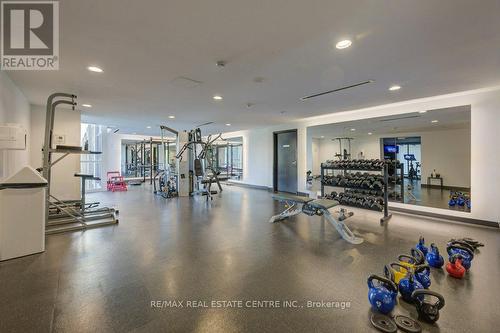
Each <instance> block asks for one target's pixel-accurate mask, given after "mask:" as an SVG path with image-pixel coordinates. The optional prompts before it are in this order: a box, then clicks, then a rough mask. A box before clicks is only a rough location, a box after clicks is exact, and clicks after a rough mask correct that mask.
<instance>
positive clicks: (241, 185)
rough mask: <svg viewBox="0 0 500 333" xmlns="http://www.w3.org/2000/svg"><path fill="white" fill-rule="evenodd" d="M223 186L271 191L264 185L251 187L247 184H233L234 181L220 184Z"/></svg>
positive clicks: (251, 185)
mask: <svg viewBox="0 0 500 333" xmlns="http://www.w3.org/2000/svg"><path fill="white" fill-rule="evenodd" d="M222 183H223V184H225V185H229V186H240V187H246V188H253V189H256V190H265V191H269V192H271V191H272V190H273V189H272V188H271V187H268V186H264V185H253V184H247V183H240V182H234V181H224V182H222Z"/></svg>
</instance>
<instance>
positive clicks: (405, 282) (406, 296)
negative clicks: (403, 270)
mask: <svg viewBox="0 0 500 333" xmlns="http://www.w3.org/2000/svg"><path fill="white" fill-rule="evenodd" d="M417 289H424V286H423V285H422V284H421V283H420V282H418V281H417V279H415V276H414V275H413V272H411V271H410V272H408V274H407V275H406V277H405V278H403V279H401V280H400V281H399V292H400V293H401V297H402V298H403V300H405V301H406V302H408V303H412V302H413V299H412V297H411V294H412V293H413V292H414V291H415V290H417Z"/></svg>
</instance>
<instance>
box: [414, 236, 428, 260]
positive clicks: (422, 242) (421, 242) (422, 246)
mask: <svg viewBox="0 0 500 333" xmlns="http://www.w3.org/2000/svg"><path fill="white" fill-rule="evenodd" d="M415 248H416V249H417V250H420V251H422V253H423V254H424V256H425V255H427V253H428V252H429V249H428V248H427V246H425V240H424V237H423V236H420V238H419V239H418V244H417V245H416V246H415Z"/></svg>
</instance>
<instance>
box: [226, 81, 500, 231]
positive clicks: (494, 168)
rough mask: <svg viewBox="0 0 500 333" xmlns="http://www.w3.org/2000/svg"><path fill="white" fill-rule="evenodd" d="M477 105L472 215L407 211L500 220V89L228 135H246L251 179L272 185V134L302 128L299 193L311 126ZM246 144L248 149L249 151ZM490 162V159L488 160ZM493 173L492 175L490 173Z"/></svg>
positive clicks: (246, 177) (474, 112)
mask: <svg viewBox="0 0 500 333" xmlns="http://www.w3.org/2000/svg"><path fill="white" fill-rule="evenodd" d="M461 105H471V146H472V147H474V149H473V150H472V152H471V192H472V200H473V207H472V212H471V213H470V214H468V213H464V212H455V211H450V210H446V209H438V208H429V207H423V208H422V207H419V206H414V205H405V204H393V205H394V206H396V205H401V206H403V207H404V208H407V209H413V210H425V211H428V212H434V213H439V214H448V215H456V216H463V217H469V218H475V219H481V220H487V221H495V222H498V221H499V220H500V218H499V217H500V205H499V204H498V199H497V198H498V189H499V188H500V180H499V176H498V174H499V173H498V170H500V154H496V151H494V149H496V150H498V149H497V148H496V147H499V146H500V136H499V135H498V133H500V120H499V118H500V116H499V115H500V87H492V88H487V89H479V90H474V91H467V92H460V93H454V94H448V95H442V96H434V97H428V98H421V99H417V100H411V101H406V102H401V103H394V104H388V105H382V106H377V107H371V108H365V109H360V110H353V111H346V112H338V113H332V114H329V115H324V116H319V117H312V118H305V119H301V120H297V121H295V122H293V123H289V124H287V125H286V126H279V127H270V128H260V129H254V130H248V131H239V132H231V133H226V134H225V136H224V137H237V136H242V137H243V142H244V152H243V154H244V161H245V162H244V166H245V171H244V179H243V180H242V181H243V182H245V183H248V184H252V185H261V186H267V187H272V181H273V179H272V177H273V176H272V173H273V170H272V163H273V162H272V161H273V160H272V154H273V152H272V149H273V147H272V146H273V141H272V135H273V132H274V131H278V130H283V129H293V128H296V129H298V134H299V135H298V145H299V147H298V149H299V159H298V168H299V170H298V184H299V189H298V190H299V191H301V192H305V191H306V171H307V170H308V169H310V168H311V167H312V163H313V162H312V153H311V150H310V149H307V148H308V145H309V146H311V138H308V137H307V136H306V129H307V127H309V126H317V125H322V124H329V123H340V122H345V121H352V120H358V119H369V118H374V117H382V116H390V115H397V114H405V113H413V112H418V111H421V110H433V109H440V108H446V107H453V106H461ZM245 148H246V149H245ZM485 161H488V163H485ZM485 175H487V176H485Z"/></svg>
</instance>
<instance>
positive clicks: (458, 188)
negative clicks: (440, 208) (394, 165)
mask: <svg viewBox="0 0 500 333" xmlns="http://www.w3.org/2000/svg"><path fill="white" fill-rule="evenodd" d="M420 186H421V187H422V188H433V189H437V190H440V189H441V186H439V185H434V184H433V185H430V184H420ZM443 190H449V191H457V192H470V188H468V187H457V186H447V185H444V186H443Z"/></svg>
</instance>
